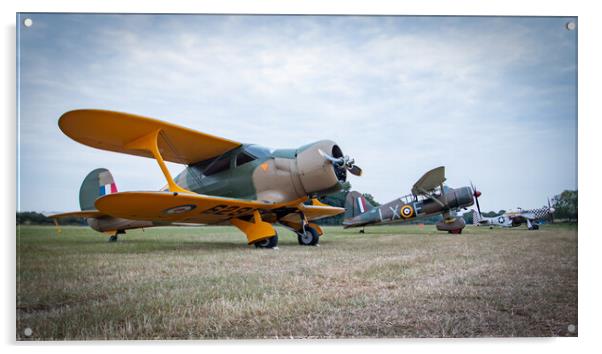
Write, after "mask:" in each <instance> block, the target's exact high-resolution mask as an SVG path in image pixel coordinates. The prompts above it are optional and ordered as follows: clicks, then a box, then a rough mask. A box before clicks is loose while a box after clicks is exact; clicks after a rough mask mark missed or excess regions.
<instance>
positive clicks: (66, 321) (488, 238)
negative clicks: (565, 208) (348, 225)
mask: <svg viewBox="0 0 602 354" xmlns="http://www.w3.org/2000/svg"><path fill="white" fill-rule="evenodd" d="M325 231H326V235H325V236H324V237H322V239H321V241H320V247H303V246H299V245H298V244H297V240H296V236H295V235H294V234H293V233H292V232H290V231H288V230H285V229H282V228H279V229H278V232H279V238H280V240H279V249H278V250H262V249H255V248H253V247H251V246H247V245H246V242H245V240H246V239H245V238H244V236H243V235H242V234H241V233H240V232H239V231H238V230H237V229H235V228H234V227H187V228H184V227H180V228H176V227H169V228H154V229H147V230H145V231H142V230H132V231H128V233H127V234H126V235H120V240H119V242H117V243H108V242H107V238H106V237H105V236H104V235H103V234H99V233H97V232H95V231H93V230H91V229H89V228H85V227H63V228H62V229H61V233H60V234H57V233H56V230H55V229H54V228H53V227H41V226H20V227H18V231H17V237H18V240H17V324H16V325H17V339H18V340H26V339H34V340H35V339H38V340H40V339H45V340H48V339H58V340H62V339H75V340H81V339H186V338H191V339H227V338H341V337H343V338H364V337H481V336H574V335H576V333H572V332H569V330H568V326H569V325H577V229H576V227H567V226H562V225H551V226H542V228H541V229H540V230H539V231H528V230H526V229H524V228H517V229H494V230H489V229H487V228H484V227H479V228H477V227H467V228H466V229H465V230H464V233H463V234H462V235H448V234H445V233H440V232H438V231H436V230H435V228H434V226H429V225H427V226H425V227H424V228H421V227H419V226H417V225H397V226H381V227H374V228H367V229H366V233H365V234H359V233H358V229H350V230H343V229H342V228H338V227H327V228H325ZM25 328H31V330H32V335H31V336H29V337H27V336H25V335H24V330H25Z"/></svg>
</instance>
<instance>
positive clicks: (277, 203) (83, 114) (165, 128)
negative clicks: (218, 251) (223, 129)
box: [51, 109, 362, 248]
mask: <svg viewBox="0 0 602 354" xmlns="http://www.w3.org/2000/svg"><path fill="white" fill-rule="evenodd" d="M59 127H60V129H61V130H62V131H63V133H65V134H66V135H67V136H69V137H70V138H72V139H73V140H75V141H77V142H79V143H82V144H85V145H88V146H91V147H95V148H98V149H102V150H109V151H114V152H120V153H125V154H130V155H136V156H143V157H149V158H153V159H155V160H156V161H157V163H158V164H159V167H160V169H161V171H162V172H163V175H164V176H165V180H166V181H167V185H166V186H165V187H164V188H163V189H162V190H159V191H144V192H118V191H117V186H116V184H115V181H114V180H113V176H112V175H111V173H110V172H109V171H108V170H107V169H104V168H100V169H96V170H94V171H92V172H90V173H89V174H88V175H87V176H86V178H85V179H84V181H83V183H82V185H81V188H80V194H79V199H80V207H81V211H76V212H69V213H62V214H56V215H51V217H53V218H55V219H58V218H61V217H66V216H77V217H82V218H86V220H87V222H88V224H89V225H90V226H91V227H92V228H93V229H95V230H97V231H99V232H105V233H108V234H110V238H109V240H110V241H117V235H118V234H123V233H125V230H128V229H134V228H145V227H152V226H164V225H180V224H209V225H230V224H231V225H234V226H236V227H237V228H238V229H240V230H241V231H242V232H243V233H244V234H245V235H246V236H247V241H248V244H253V245H255V246H256V247H259V248H274V247H276V246H277V244H278V235H277V233H276V230H275V229H274V226H273V225H274V224H275V223H280V224H282V225H284V226H285V227H287V228H289V229H291V230H293V231H294V232H295V233H296V234H297V237H298V241H299V244H301V245H316V244H318V242H319V239H320V236H321V235H322V234H323V231H322V229H321V228H320V227H319V226H318V225H316V224H315V223H314V222H313V221H315V220H318V219H320V218H324V217H328V216H334V215H338V214H341V213H343V212H344V209H343V208H338V207H332V206H328V205H325V204H322V203H320V202H319V201H318V199H317V198H318V197H319V196H321V195H325V194H330V193H334V192H337V191H339V190H340V189H341V187H342V183H343V182H345V181H346V179H347V172H350V173H352V174H354V175H358V176H359V175H361V172H362V170H361V169H360V168H359V167H358V166H356V165H355V164H354V160H353V159H351V158H349V157H348V156H346V155H343V152H342V150H341V149H340V148H339V146H338V145H337V144H336V143H335V142H333V141H330V140H321V141H318V142H315V143H311V144H307V145H304V146H301V147H299V148H297V149H277V150H270V149H267V148H265V147H262V146H259V145H254V144H242V143H239V142H236V141H232V140H228V139H224V138H220V137H216V136H212V135H209V134H205V133H201V132H198V131H195V130H191V129H188V128H184V127H181V126H177V125H174V124H170V123H166V122H162V121H159V120H155V119H151V118H146V117H141V116H136V115H132V114H127V113H119V112H112V111H105V110H89V109H85V110H75V111H70V112H67V113H65V114H63V115H62V116H61V118H60V119H59ZM165 161H170V162H175V163H179V164H183V165H186V168H185V169H184V170H183V171H182V172H181V173H180V174H178V175H177V176H176V177H175V178H172V176H171V174H170V172H169V170H168V169H167V166H166V165H165ZM307 201H311V203H306V202H307Z"/></svg>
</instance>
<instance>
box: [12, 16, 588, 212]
mask: <svg viewBox="0 0 602 354" xmlns="http://www.w3.org/2000/svg"><path fill="white" fill-rule="evenodd" d="M565 22H566V19H560V18H424V17H418V18H412V17H310V16H292V17H286V16H145V15H136V16H108V15H87V16H75V15H35V16H34V23H36V24H38V23H40V24H42V25H43V26H44V28H41V26H40V28H39V29H37V30H36V28H37V27H35V26H34V27H32V31H31V32H27V31H24V32H23V36H22V38H21V43H22V58H21V63H22V76H21V77H22V80H23V81H22V83H21V84H22V85H21V94H22V100H21V104H22V107H23V114H22V117H21V127H22V136H21V145H22V155H21V156H22V175H21V183H22V188H21V203H22V204H21V208H22V209H38V210H40V209H45V210H49V209H53V210H56V209H61V210H67V209H73V208H75V207H76V205H77V198H76V190H77V189H78V186H79V183H80V180H81V179H82V178H83V176H84V175H85V174H86V173H87V172H88V169H92V168H94V167H97V165H102V166H104V167H108V168H110V169H111V170H112V171H113V172H114V175H115V177H116V179H117V181H118V183H119V184H120V185H122V186H123V187H122V189H123V188H124V187H125V188H127V189H140V188H146V189H152V188H157V187H159V186H161V185H162V184H163V181H162V178H161V175H160V173H159V172H158V171H157V174H156V175H153V176H149V174H148V173H147V171H148V169H149V168H154V165H153V164H154V162H153V161H152V160H146V159H138V158H135V157H130V156H120V155H115V154H112V153H108V152H101V151H97V150H92V149H90V148H88V147H84V146H81V145H78V144H77V143H75V142H73V141H71V140H69V139H68V138H66V137H65V136H63V135H62V134H61V133H60V131H59V130H58V128H57V125H56V121H57V119H58V117H59V116H60V114H62V113H63V112H65V111H67V110H71V109H74V108H82V107H94V108H104V109H115V110H121V111H128V112H132V113H136V114H142V115H148V116H151V117H156V118H160V119H164V120H168V121H171V122H174V123H177V124H181V125H185V126H188V127H191V128H194V129H197V130H200V131H205V132H209V133H212V134H217V135H221V136H224V137H228V138H230V139H234V140H239V141H244V142H256V143H260V144H264V145H268V146H273V147H295V146H299V145H302V144H304V143H307V142H309V141H314V140H318V139H322V138H331V139H333V140H336V141H337V142H338V143H339V144H340V145H341V146H342V147H343V149H344V150H345V152H346V153H349V154H351V155H353V156H354V157H355V158H356V160H357V161H358V163H360V165H361V166H362V167H363V168H364V169H365V171H366V175H365V177H363V178H361V179H353V180H352V184H353V185H354V187H356V188H358V189H360V190H363V191H366V192H370V193H373V194H374V195H375V196H376V197H377V199H379V200H381V201H386V200H389V199H392V198H394V197H396V196H398V195H399V194H401V193H406V192H408V191H409V188H410V186H411V185H412V183H413V182H414V181H415V179H416V178H418V177H419V176H420V175H421V174H422V173H423V172H424V171H425V170H426V169H429V168H432V167H434V166H437V165H446V166H448V170H447V172H448V180H449V183H450V184H451V185H452V186H453V185H464V184H465V183H466V182H467V181H468V179H470V178H471V179H473V180H474V181H475V182H478V183H479V185H480V187H481V188H482V189H483V191H484V200H485V201H486V203H487V208H491V209H494V208H497V209H499V208H508V207H513V206H516V205H515V204H520V205H523V206H534V205H539V204H541V202H543V201H545V197H546V196H547V195H550V194H552V193H556V192H559V191H560V190H562V189H564V188H575V186H576V178H575V174H576V172H575V168H576V116H575V105H576V96H575V85H576V82H575V72H576V57H575V46H576V34H575V33H574V32H569V31H566V30H565V29H564V27H563V24H564V23H565ZM36 31H38V32H36ZM40 32H42V33H40ZM61 161H63V163H61ZM58 164H60V166H61V167H60V168H57V165H58ZM558 166H563V167H564V168H563V169H562V171H559V168H558ZM172 168H173V169H174V171H175V170H177V166H172ZM40 174H42V175H43V176H44V180H45V181H47V183H50V184H52V185H53V186H54V189H53V191H55V192H54V193H55V195H54V196H53V197H52V198H49V199H40V198H39V195H40V193H41V189H42V187H41V186H37V185H36V183H35V180H36V179H37V178H38V176H39V175H40ZM74 196H75V197H74Z"/></svg>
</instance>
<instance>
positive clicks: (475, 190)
mask: <svg viewBox="0 0 602 354" xmlns="http://www.w3.org/2000/svg"><path fill="white" fill-rule="evenodd" d="M470 187H472V191H473V193H472V195H473V196H474V200H475V202H476V203H477V210H478V211H479V217H482V215H481V206H480V205H479V197H480V196H481V192H479V191H478V190H477V188H476V187H475V186H474V185H473V184H472V181H471V182H470Z"/></svg>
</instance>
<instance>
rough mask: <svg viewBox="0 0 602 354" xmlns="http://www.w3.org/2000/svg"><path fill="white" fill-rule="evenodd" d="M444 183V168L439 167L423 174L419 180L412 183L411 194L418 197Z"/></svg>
mask: <svg viewBox="0 0 602 354" xmlns="http://www.w3.org/2000/svg"><path fill="white" fill-rule="evenodd" d="M443 182H445V167H444V166H439V167H436V168H433V169H432V170H430V171H428V172H427V173H425V174H424V175H423V176H422V177H420V179H419V180H418V181H417V182H416V183H414V186H413V187H412V194H414V195H418V194H422V193H424V192H425V191H426V192H429V191H431V190H433V189H435V188H437V187H439V186H440V185H441V184H443Z"/></svg>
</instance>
